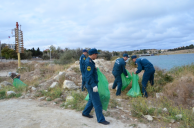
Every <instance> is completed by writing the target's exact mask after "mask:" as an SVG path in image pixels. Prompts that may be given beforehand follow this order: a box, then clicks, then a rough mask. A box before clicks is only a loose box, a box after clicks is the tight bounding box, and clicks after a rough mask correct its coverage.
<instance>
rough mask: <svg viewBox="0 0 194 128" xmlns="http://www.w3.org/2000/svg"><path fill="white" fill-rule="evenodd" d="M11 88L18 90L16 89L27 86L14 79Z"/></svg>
mask: <svg viewBox="0 0 194 128" xmlns="http://www.w3.org/2000/svg"><path fill="white" fill-rule="evenodd" d="M13 86H14V87H16V88H18V87H25V86H27V85H26V84H25V83H23V82H22V81H21V80H19V79H18V78H15V79H14V80H13Z"/></svg>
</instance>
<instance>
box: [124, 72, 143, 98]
mask: <svg viewBox="0 0 194 128" xmlns="http://www.w3.org/2000/svg"><path fill="white" fill-rule="evenodd" d="M132 75H133V78H132V88H131V89H130V90H129V92H128V93H127V95H128V96H131V97H138V96H142V95H141V90H140V87H139V83H138V80H139V76H138V75H136V74H134V73H132Z"/></svg>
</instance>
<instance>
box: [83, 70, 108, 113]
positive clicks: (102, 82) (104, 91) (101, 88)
mask: <svg viewBox="0 0 194 128" xmlns="http://www.w3.org/2000/svg"><path fill="white" fill-rule="evenodd" d="M97 74H98V81H99V82H98V93H99V95H100V101H101V103H102V109H103V110H105V111H106V110H107V108H108V104H109V100H110V91H109V89H108V80H107V79H106V76H105V75H104V74H103V73H102V72H101V71H100V69H99V68H97ZM85 100H87V101H88V100H89V94H88V95H87V96H86V98H85Z"/></svg>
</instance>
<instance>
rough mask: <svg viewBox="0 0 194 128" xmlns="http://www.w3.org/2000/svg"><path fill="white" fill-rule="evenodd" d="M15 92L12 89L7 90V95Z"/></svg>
mask: <svg viewBox="0 0 194 128" xmlns="http://www.w3.org/2000/svg"><path fill="white" fill-rule="evenodd" d="M11 94H16V93H15V92H14V91H7V95H8V96H9V95H11Z"/></svg>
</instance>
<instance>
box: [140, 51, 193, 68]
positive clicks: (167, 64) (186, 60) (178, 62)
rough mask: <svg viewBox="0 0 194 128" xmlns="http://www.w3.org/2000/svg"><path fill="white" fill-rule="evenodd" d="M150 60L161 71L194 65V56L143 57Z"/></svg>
mask: <svg viewBox="0 0 194 128" xmlns="http://www.w3.org/2000/svg"><path fill="white" fill-rule="evenodd" d="M141 58H146V59H148V60H149V61H150V62H151V63H152V64H153V65H154V66H157V67H159V68H160V69H166V70H170V69H171V68H173V67H176V66H183V65H188V64H191V63H194V54H176V55H160V56H143V57H141Z"/></svg>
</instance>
